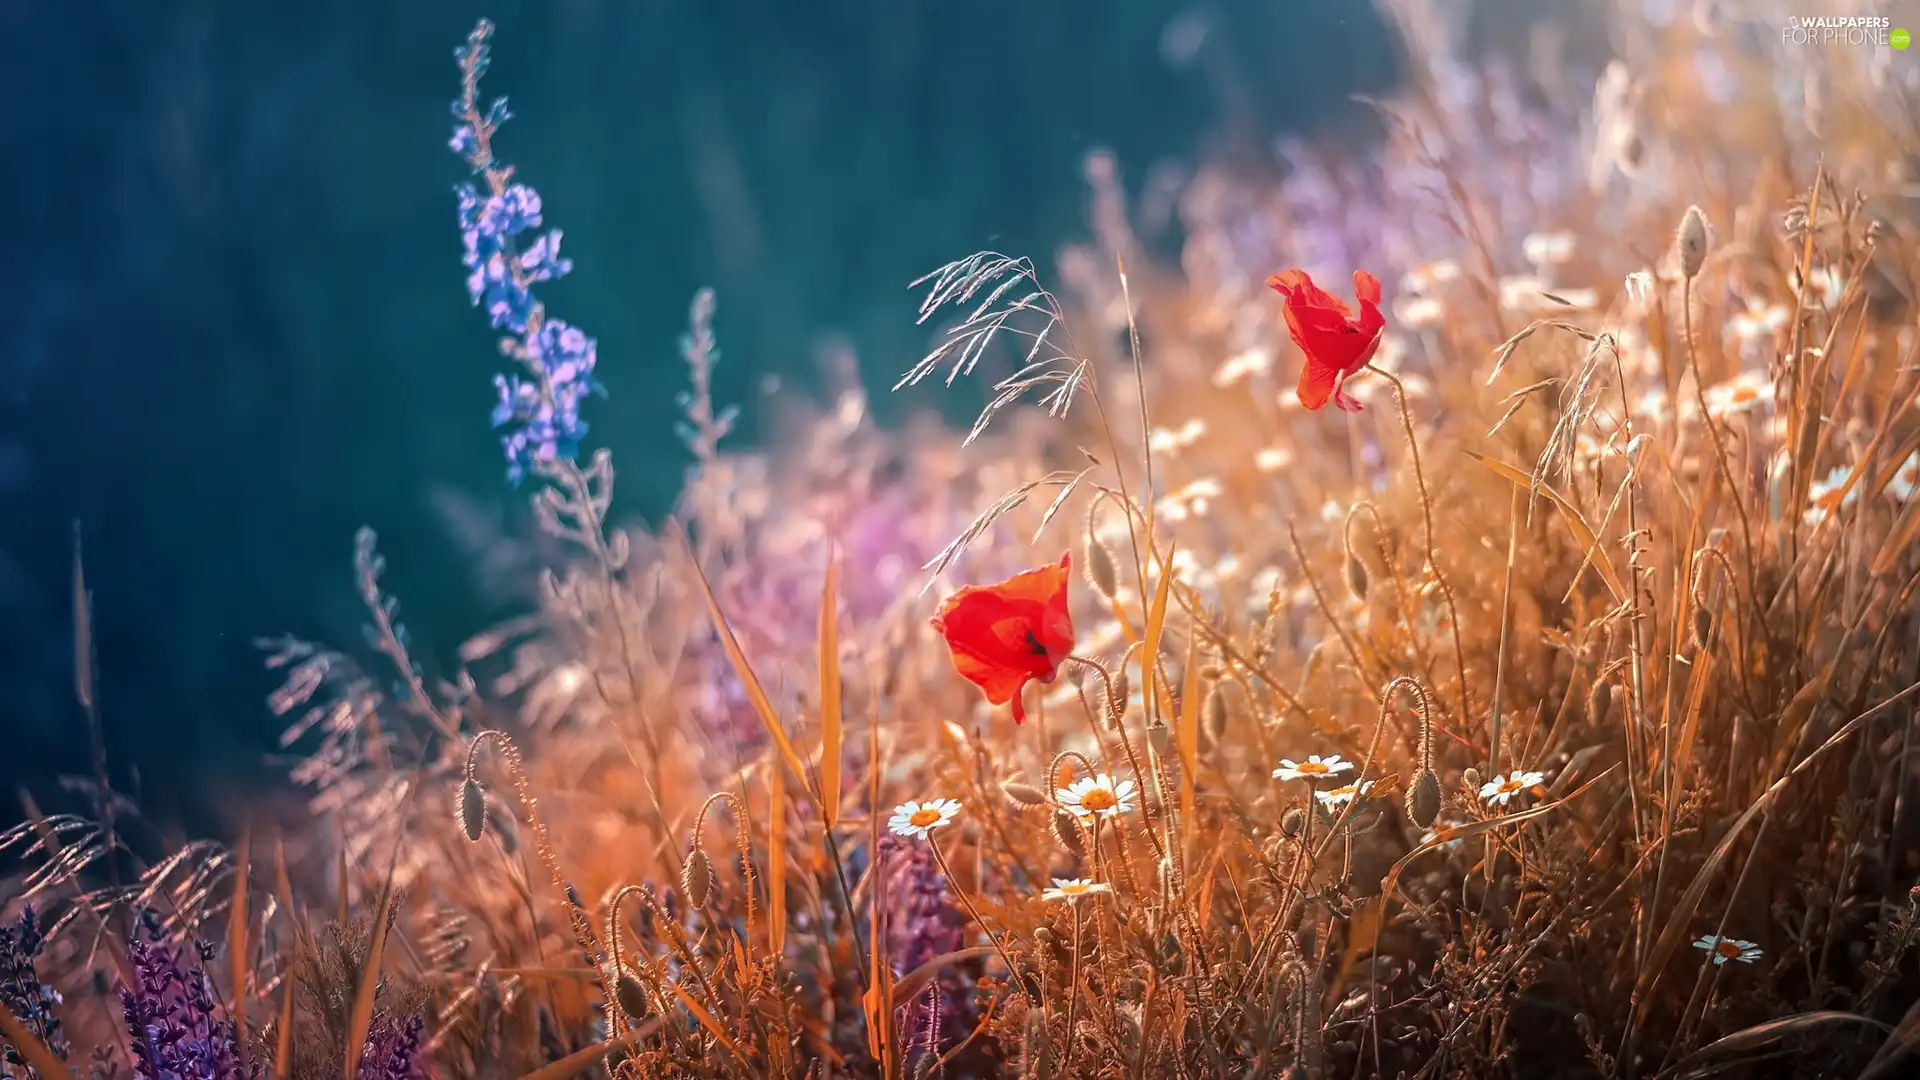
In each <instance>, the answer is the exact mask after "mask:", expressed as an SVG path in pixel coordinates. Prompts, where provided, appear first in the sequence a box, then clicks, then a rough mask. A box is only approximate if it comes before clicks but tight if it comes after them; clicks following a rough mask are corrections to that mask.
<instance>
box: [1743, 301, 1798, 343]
mask: <svg viewBox="0 0 1920 1080" xmlns="http://www.w3.org/2000/svg"><path fill="white" fill-rule="evenodd" d="M1792 315H1793V313H1792V312H1790V311H1788V310H1787V308H1786V305H1785V304H1768V303H1763V302H1761V301H1758V300H1750V301H1748V302H1747V309H1746V310H1745V311H1736V312H1734V313H1733V317H1732V318H1730V319H1728V320H1727V330H1728V331H1729V332H1730V333H1732V334H1733V336H1734V339H1735V340H1737V341H1739V342H1741V343H1743V344H1744V343H1746V342H1750V341H1758V340H1760V339H1762V338H1767V337H1771V336H1772V335H1773V333H1774V331H1776V330H1779V329H1780V328H1781V327H1783V326H1785V325H1787V320H1788V319H1789V318H1791V317H1792Z"/></svg>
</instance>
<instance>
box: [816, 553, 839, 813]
mask: <svg viewBox="0 0 1920 1080" xmlns="http://www.w3.org/2000/svg"><path fill="white" fill-rule="evenodd" d="M839 591H840V552H839V549H838V548H835V549H834V550H832V551H829V552H828V553H827V580H826V584H824V585H822V586H821V587H820V634H819V638H820V816H821V818H822V819H824V820H825V822H826V827H827V828H828V829H832V828H833V827H834V826H836V825H838V824H840V758H841V754H840V740H841V739H842V738H843V737H844V733H843V732H842V730H841V721H842V720H843V719H844V718H843V717H842V716H841V710H840V620H839V618H838V608H837V605H838V603H839Z"/></svg>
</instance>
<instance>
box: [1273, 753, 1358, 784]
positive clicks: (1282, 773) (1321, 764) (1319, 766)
mask: <svg viewBox="0 0 1920 1080" xmlns="http://www.w3.org/2000/svg"><path fill="white" fill-rule="evenodd" d="M1352 771H1353V762H1351V761H1348V760H1346V759H1345V758H1343V757H1341V756H1340V755H1339V754H1329V755H1327V756H1326V757H1321V756H1320V755H1319V754H1308V755H1307V760H1305V761H1295V760H1293V759H1292V758H1281V759H1280V767H1279V768H1277V769H1275V770H1273V778H1274V779H1275V780H1323V779H1325V778H1327V777H1329V776H1335V775H1338V774H1340V773H1343V772H1352Z"/></svg>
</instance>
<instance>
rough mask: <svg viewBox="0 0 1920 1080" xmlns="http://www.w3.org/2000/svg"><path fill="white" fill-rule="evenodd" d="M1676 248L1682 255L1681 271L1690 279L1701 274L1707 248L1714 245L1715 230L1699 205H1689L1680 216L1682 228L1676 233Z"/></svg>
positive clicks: (1705, 260)
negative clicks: (1709, 225) (1708, 224)
mask: <svg viewBox="0 0 1920 1080" xmlns="http://www.w3.org/2000/svg"><path fill="white" fill-rule="evenodd" d="M1673 243H1674V250H1675V251H1676V252H1677V253H1678V254H1679V256H1680V273H1681V274H1683V275H1685V277H1686V278H1687V280H1688V281H1692V280H1693V279H1694V278H1696V277H1699V276H1700V268H1701V267H1703V266H1705V265H1706V263H1707V250H1708V249H1709V248H1711V247H1712V246H1713V230H1712V229H1711V228H1709V227H1708V226H1707V215H1706V214H1704V213H1702V212H1701V210H1700V208H1699V207H1697V206H1689V207H1687V212H1686V214H1685V215H1683V216H1682V217H1681V218H1680V228H1679V229H1678V230H1677V231H1676V232H1675V233H1674V237H1673Z"/></svg>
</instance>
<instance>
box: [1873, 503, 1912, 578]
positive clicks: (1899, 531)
mask: <svg viewBox="0 0 1920 1080" xmlns="http://www.w3.org/2000/svg"><path fill="white" fill-rule="evenodd" d="M1916 538H1920V499H1908V500H1907V505H1906V507H1905V508H1904V509H1902V510H1901V511H1900V517H1899V518H1898V519H1897V520H1895V521H1894V523H1893V528H1892V529H1891V530H1889V531H1888V533H1887V539H1886V540H1885V542H1883V543H1882V544H1881V545H1880V550H1879V551H1878V552H1876V553H1875V554H1874V556H1873V566H1872V568H1871V569H1872V571H1873V576H1875V577H1880V576H1882V575H1885V574H1889V573H1891V572H1892V571H1893V568H1894V567H1895V566H1897V565H1899V563H1900V560H1901V559H1902V558H1904V557H1905V556H1906V554H1907V552H1909V551H1912V550H1913V544H1914V540H1915V539H1916Z"/></svg>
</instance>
